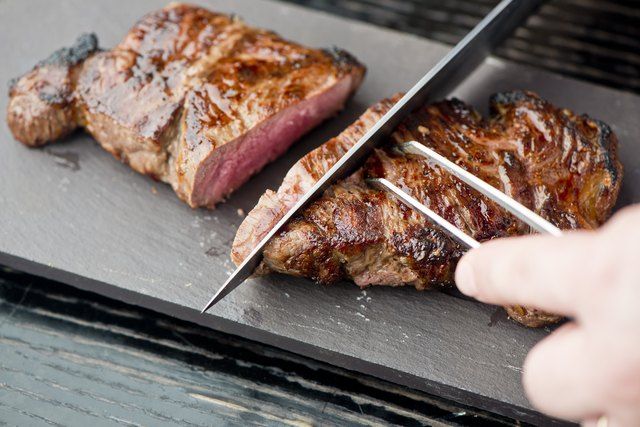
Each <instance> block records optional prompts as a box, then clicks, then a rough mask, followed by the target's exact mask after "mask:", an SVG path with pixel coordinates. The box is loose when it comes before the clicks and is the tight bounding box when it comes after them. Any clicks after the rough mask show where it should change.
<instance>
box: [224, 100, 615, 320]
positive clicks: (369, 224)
mask: <svg viewBox="0 0 640 427" xmlns="http://www.w3.org/2000/svg"><path fill="white" fill-rule="evenodd" d="M393 102H394V100H385V101H382V102H381V103H379V104H378V105H376V106H375V107H373V108H372V109H370V110H369V111H367V112H366V113H365V115H364V116H363V117H362V118H361V119H360V120H359V121H358V122H356V123H355V124H354V125H352V126H351V127H350V128H348V129H347V130H345V131H344V132H343V133H342V134H341V135H340V136H338V137H337V138H335V139H334V140H331V141H329V142H328V143H327V144H326V145H324V146H323V147H320V148H318V149H317V150H315V151H313V152H311V153H309V154H308V155H307V156H305V157H304V158H303V159H302V160H301V161H300V162H298V164H296V165H295V166H294V167H293V168H292V170H291V171H290V172H289V174H288V175H287V177H286V178H285V181H284V182H283V184H282V186H281V187H280V189H279V190H278V192H277V193H273V192H268V193H267V194H265V195H264V196H263V197H262V198H261V199H260V202H259V203H258V205H257V206H256V208H255V209H254V210H253V211H252V212H251V213H249V215H248V217H247V218H246V219H245V221H244V223H243V224H242V226H241V227H240V229H239V231H238V234H237V236H236V240H235V242H234V245H233V251H232V257H233V260H234V262H236V263H238V262H240V261H241V260H242V259H243V258H244V257H245V256H246V255H247V254H248V252H249V251H250V250H251V249H252V248H253V246H254V245H255V244H256V242H257V241H259V239H260V237H261V236H264V234H265V233H266V231H268V227H269V226H271V225H272V224H273V223H275V222H276V221H277V219H278V218H280V217H281V216H282V215H283V214H284V212H286V210H287V209H288V207H290V206H291V205H292V204H293V203H294V202H295V200H296V199H297V198H298V197H300V195H301V194H303V193H304V191H306V190H307V189H308V188H309V187H310V186H311V185H312V184H313V183H314V182H315V181H316V180H317V179H318V178H319V176H320V175H321V172H314V170H315V169H317V170H318V171H325V170H327V169H328V168H329V167H330V166H331V165H332V164H333V163H335V161H336V160H337V159H338V158H339V157H340V156H341V155H342V154H343V153H344V152H345V151H346V149H348V147H349V146H351V145H352V144H353V143H354V142H355V141H357V140H358V139H359V137H361V136H362V135H363V134H364V133H365V132H366V130H367V129H368V127H369V126H370V125H371V124H372V123H374V122H375V120H376V119H377V118H380V117H381V116H382V115H383V114H384V113H385V112H386V111H388V109H389V108H390V107H391V105H393ZM490 112H491V114H490V117H489V119H488V120H484V119H483V118H482V117H481V116H480V115H479V114H478V113H477V112H476V111H475V110H473V109H472V108H471V107H469V106H468V105H466V104H464V103H462V102H461V101H458V100H451V101H444V102H440V103H436V104H433V105H428V106H425V107H424V108H422V109H420V110H418V111H416V112H415V113H413V114H412V115H411V116H409V117H407V119H406V120H404V122H403V123H402V124H401V125H400V126H399V127H398V128H397V129H396V131H395V132H394V134H393V135H392V137H391V138H390V141H389V144H388V145H387V146H386V147H385V148H384V149H379V150H376V152H375V154H373V155H372V156H370V158H369V159H368V160H367V162H366V164H365V165H364V166H363V168H362V169H360V170H359V171H358V172H356V173H355V174H354V175H352V176H351V177H349V178H348V179H346V180H344V181H342V182H340V183H338V184H336V185H334V186H332V187H331V188H329V189H328V190H327V191H326V192H325V193H324V195H323V196H322V197H321V198H320V199H318V200H317V201H315V202H314V203H313V204H312V205H310V206H309V207H308V208H307V209H305V210H304V211H303V212H302V214H301V215H300V216H299V217H297V218H295V219H294V220H292V221H291V222H290V223H289V224H288V225H287V227H286V228H285V229H284V230H283V231H282V232H281V233H279V234H278V235H277V236H276V237H275V238H274V239H272V241H271V242H270V243H269V244H268V245H267V247H266V248H265V251H264V261H263V265H262V266H261V271H262V272H265V271H276V272H281V273H286V274H293V275H297V276H303V277H308V278H311V279H313V280H315V281H317V282H321V283H333V282H336V281H339V280H342V279H351V280H353V281H354V282H355V283H356V284H358V285H359V286H361V287H364V286H369V285H392V286H399V285H412V286H415V287H416V288H417V289H429V288H438V287H441V286H447V285H450V284H452V281H453V272H454V270H455V265H456V263H457V261H458V259H459V258H460V256H461V255H462V253H463V251H462V248H461V247H459V246H458V244H457V243H455V242H454V241H453V240H451V239H450V237H449V236H448V235H447V234H446V233H445V232H443V231H441V230H440V229H438V228H437V227H434V226H433V224H431V223H430V222H429V221H428V220H427V219H426V218H425V217H424V216H422V215H421V214H419V213H417V212H415V211H414V210H412V209H410V208H408V207H406V206H405V205H404V204H402V203H400V202H399V201H397V199H395V198H394V197H393V196H392V195H390V194H388V193H386V192H384V191H379V190H376V189H373V188H370V187H369V186H367V185H366V184H365V183H364V179H365V178H367V177H384V178H387V179H388V180H390V181H391V182H394V183H396V184H397V185H399V186H400V187H402V188H403V189H404V190H405V191H407V192H409V193H410V194H412V195H413V196H414V197H416V198H417V199H419V200H420V201H421V202H422V203H424V204H425V205H426V206H428V207H429V208H430V209H432V210H434V211H435V212H436V213H438V214H440V215H441V216H443V217H444V218H446V219H447V220H448V221H450V222H451V223H453V224H455V225H456V226H457V227H459V228H460V229H462V230H464V231H465V232H466V233H467V234H469V235H471V236H473V237H474V238H476V239H477V240H480V241H485V240H488V239H492V238H496V237H504V236H512V235H521V234H527V233H530V232H531V230H530V229H529V227H527V226H526V225H525V224H523V223H521V222H520V221H518V220H516V219H515V218H514V217H512V216H511V215H510V214H509V213H507V212H506V211H504V210H503V209H501V208H500V207H499V206H497V205H496V204H495V203H493V202H492V201H491V200H489V199H487V198H485V197H484V196H482V195H480V194H479V193H477V192H476V191H475V190H472V189H470V188H469V187H468V186H466V185H465V184H464V183H462V182H461V181H459V180H458V179H457V178H455V177H453V176H452V175H450V174H448V173H447V172H446V171H444V170H442V169H440V168H438V167H434V166H433V165H432V164H430V163H429V162H428V161H427V160H426V159H424V158H422V157H420V156H412V155H409V156H404V155H400V154H398V153H397V152H396V151H395V150H394V149H393V145H394V144H395V143H399V142H404V141H409V140H415V141H418V142H420V143H422V144H424V145H426V146H428V147H430V148H433V149H434V150H436V151H437V152H439V153H441V154H443V155H444V156H446V157H448V158H449V159H451V160H453V161H455V162H456V163H457V164H458V165H460V166H462V167H463V168H465V169H467V170H469V171H470V172H472V173H474V174H475V175H477V176H479V177H480V178H481V179H483V180H485V181H487V182H488V183H490V184H491V185H493V186H495V187H496V188H498V189H500V190H501V191H504V192H505V193H506V194H508V195H509V196H511V197H513V198H515V199H516V200H518V201H520V202H521V203H523V204H524V205H526V206H527V207H529V208H530V209H533V210H534V211H536V212H537V213H539V214H540V215H542V216H543V217H545V218H546V219H548V220H549V221H551V222H552V223H554V224H555V225H557V226H559V227H561V228H563V229H577V228H585V229H592V228H595V227H597V226H599V225H600V224H602V223H603V222H604V221H605V220H606V218H607V217H608V215H609V214H610V212H611V209H612V207H613V205H614V204H615V201H616V198H617V195H618V191H619V189H620V183H621V178H622V166H621V164H620V162H619V161H618V159H617V139H616V137H615V135H614V134H613V133H612V132H611V130H610V128H609V127H608V126H607V125H605V124H604V123H602V122H599V121H597V120H593V119H591V118H589V117H587V116H577V115H575V114H573V113H572V112H570V111H568V110H566V109H558V108H555V107H554V106H552V105H551V104H550V103H548V102H546V101H544V100H542V99H540V98H539V97H538V96H537V95H535V94H533V93H530V92H509V93H501V94H497V95H494V96H493V97H492V98H491V102H490ZM496 262H499V260H496ZM514 286H517V278H514ZM507 310H508V312H509V314H510V315H511V317H513V318H514V319H516V320H517V321H519V322H521V323H523V324H525V325H527V326H542V325H545V324H549V323H552V322H554V321H557V320H559V317H558V316H554V315H552V314H548V313H543V312H539V311H537V310H533V309H527V308H524V307H508V308H507Z"/></svg>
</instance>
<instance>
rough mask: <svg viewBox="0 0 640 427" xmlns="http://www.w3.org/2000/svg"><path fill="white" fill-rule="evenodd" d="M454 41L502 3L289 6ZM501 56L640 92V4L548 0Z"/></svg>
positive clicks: (304, 0) (415, 0)
mask: <svg viewBox="0 0 640 427" xmlns="http://www.w3.org/2000/svg"><path fill="white" fill-rule="evenodd" d="M286 1H288V2H290V3H298V4H302V5H305V6H308V7H311V8H314V9H318V10H323V11H327V12H329V13H333V14H337V15H340V16H345V17H349V18H353V19H357V20H360V21H366V22H370V23H372V24H375V25H380V26H384V27H388V28H393V29H396V30H399V31H403V32H408V33H413V34H417V35H420V36H423V37H426V38H429V39H433V40H437V41H440V42H444V43H447V44H455V43H457V42H458V41H459V40H460V39H461V38H462V37H463V36H464V35H465V34H466V33H467V32H468V31H469V30H471V28H473V26H474V25H475V24H476V23H478V21H480V19H482V17H483V16H484V15H486V14H487V13H488V12H489V11H490V10H491V8H493V7H494V6H495V5H496V4H498V3H499V1H498V0H286ZM496 55H497V56H499V57H502V58H505V59H509V60H512V61H515V62H519V63H523V64H529V65H534V66H536V67H539V68H544V69H547V70H550V71H555V72H558V73H561V74H564V75H567V76H572V77H577V78H580V79H584V80H589V81H592V82H596V83H599V84H602V85H606V86H610V87H616V88H619V89H625V90H630V91H633V92H636V93H638V92H640V1H639V0H549V1H547V2H546V4H545V5H544V6H542V8H541V9H540V10H539V11H538V13H537V14H535V15H534V16H532V17H531V18H530V19H529V20H528V21H527V23H526V25H525V26H524V27H521V28H519V29H518V31H517V32H516V33H515V34H514V35H513V36H512V37H511V38H509V40H507V42H505V43H504V44H503V46H502V47H500V48H499V49H498V50H497V52H496Z"/></svg>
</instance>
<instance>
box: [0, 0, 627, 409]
mask: <svg viewBox="0 0 640 427" xmlns="http://www.w3.org/2000/svg"><path fill="white" fill-rule="evenodd" d="M203 3H204V4H207V5H209V6H210V7H211V8H214V9H217V10H223V11H229V12H231V11H234V12H237V13H239V14H240V15H241V16H243V17H244V18H245V19H246V20H247V21H248V22H250V23H252V24H255V25H260V26H264V27H268V28H272V29H275V30H277V31H279V32H280V33H282V34H283V35H285V36H288V37H291V38H294V39H296V40H298V41H301V42H304V43H308V44H311V45H316V46H328V45H333V44H335V45H340V46H341V47H344V48H347V49H348V50H350V51H352V52H353V53H354V54H356V56H358V57H359V58H360V59H361V60H362V61H363V62H365V63H366V64H368V65H369V74H368V77H367V80H366V83H365V85H364V86H363V88H362V90H361V91H360V92H359V94H358V95H357V96H356V98H355V99H354V101H353V102H352V103H351V104H350V105H349V108H348V109H347V110H346V111H345V112H344V113H343V114H341V115H340V116H339V117H338V118H336V119H333V120H332V121H330V122H329V123H328V124H326V125H325V126H323V127H322V129H320V130H318V131H316V132H314V133H312V134H311V135H310V136H309V137H307V138H305V139H304V140H303V141H301V142H300V143H299V144H298V145H297V146H296V147H295V148H294V149H292V150H291V151H290V152H289V153H288V154H287V155H286V156H285V157H284V158H282V159H280V160H279V161H277V162H275V163H274V164H272V165H271V166H269V167H268V168H267V169H265V170H264V171H263V172H262V173H261V174H260V175H259V177H258V178H256V179H253V180H252V181H251V182H250V183H249V184H248V185H246V186H245V187H244V188H243V189H242V190H241V191H238V192H237V193H235V195H234V196H233V197H232V198H231V199H230V200H229V201H228V202H227V203H225V204H224V205H221V206H220V208H218V209H217V210H215V211H211V212H208V211H203V210H199V211H194V210H191V209H189V208H188V207H186V206H184V205H183V204H182V203H181V202H179V201H178V200H177V198H176V197H175V196H174V195H173V193H172V192H171V190H170V189H169V188H167V187H166V186H164V185H161V184H158V183H154V182H152V181H151V180H149V179H148V178H145V177H142V176H139V175H137V174H135V173H134V172H132V171H130V170H129V169H128V168H127V167H125V166H123V165H121V164H119V163H118V162H116V161H114V160H113V159H112V158H111V157H110V155H108V154H107V153H105V152H103V151H102V150H101V149H100V148H99V147H97V145H96V144H94V143H93V142H92V141H91V138H90V137H88V136H86V135H83V134H76V135H74V136H73V137H71V138H68V139H67V140H66V141H64V142H61V143H59V144H57V145H52V146H51V147H49V148H47V149H45V150H29V149H26V148H24V147H22V146H20V145H19V144H17V143H15V142H13V141H12V138H11V136H10V134H9V132H8V130H7V128H6V124H5V123H4V122H3V123H2V124H1V125H0V126H1V128H0V135H1V136H2V143H1V144H0V150H1V151H0V170H2V177H3V181H4V182H3V185H2V187H1V188H0V263H4V264H7V265H11V266H14V267H16V268H18V269H21V270H25V271H29V272H32V273H35V274H38V275H43V276H47V277H51V278H55V279H58V280H61V281H63V282H66V283H69V284H72V285H74V286H78V287H82V288H86V289H90V290H94V291H97V292H99V293H102V294H105V295H107V296H111V297H114V298H118V299H123V300H126V301H127V302H130V303H135V304H140V305H143V306H146V307H149V308H152V309H154V310H157V311H162V312H165V313H168V314H171V315H173V316H177V317H181V318H184V319H187V320H190V321H194V322H197V323H201V324H203V325H206V326H210V327H213V328H216V329H220V330H223V331H226V332H230V333H234V334H239V335H242V336H245V337H248V338H252V339H255V340H258V341H263V342H267V343H270V344H273V345H276V346H279V347H282V348H286V349H288V350H291V351H294V352H299V353H302V354H305V355H309V356H312V357H315V358H317V359H320V360H323V361H327V362H330V363H334V364H337V365H341V366H345V367H348V368H350V369H353V370H357V371H362V372H366V373H369V374H372V375H376V376H379V377H382V378H385V379H388V380H391V381H395V382H398V383H401V384H404V385H408V386H410V387H414V388H417V389H421V390H425V391H428V392H430V393H434V394H438V395H442V396H444V397H447V398H451V399H454V400H457V401H463V402H467V403H469V404H471V405H474V406H479V407H482V408H487V409H491V410H493V411H496V412H498V413H502V414H506V415H509V416H514V417H518V418H523V419H528V420H539V418H538V417H539V416H538V415H537V414H536V413H535V412H534V411H533V410H532V409H531V408H530V406H529V404H528V403H527V401H526V399H525V398H524V395H523V392H522V388H521V385H520V374H521V366H522V361H523V359H524V356H525V354H526V352H527V350H528V349H529V348H530V347H531V346H532V345H533V344H534V343H535V342H536V341H537V340H539V339H540V338H542V337H543V336H544V335H545V333H546V332H545V331H540V330H538V331H535V330H527V329H524V328H522V327H520V326H517V325H515V324H513V323H512V322H509V321H506V320H504V319H503V318H501V317H500V316H496V315H495V314H494V313H495V308H493V307H489V306H482V305H480V304H477V303H474V302H470V301H465V300H460V299H457V298H453V297H451V296H448V295H443V294H437V293H418V292H416V291H414V290H412V289H384V288H380V289H370V290H367V291H366V292H364V291H360V290H358V289H357V288H355V287H354V286H353V285H349V284H341V285H337V286H334V287H331V288H325V287H319V286H316V285H313V284H311V283H309V282H306V281H304V280H295V279H292V278H288V277H283V276H272V277H269V278H265V279H260V280H253V281H251V282H249V283H247V284H246V285H245V286H244V287H242V288H240V289H239V290H238V291H236V292H234V293H233V294H232V295H231V296H230V297H229V298H228V299H227V300H225V301H223V302H222V303H221V304H220V305H218V306H216V307H215V309H214V310H213V311H212V312H211V314H209V315H207V316H200V315H199V314H198V310H199V308H200V307H201V306H202V305H203V304H204V302H206V300H207V299H208V297H209V296H210V295H211V293H212V292H213V291H214V290H215V288H216V287H217V286H219V285H220V284H221V283H222V282H223V280H224V279H225V277H226V276H227V274H228V273H229V272H230V271H231V270H232V268H233V266H232V264H231V262H230V261H229V259H228V251H229V246H230V244H231V240H232V238H233V234H234V231H235V229H236V227H237V225H238V224H239V223H240V221H241V220H242V218H241V217H240V216H238V214H237V210H238V208H242V209H244V210H245V211H248V210H249V209H250V208H251V206H252V205H253V204H254V203H255V201H256V200H257V198H258V196H259V195H260V194H261V193H262V191H263V190H264V189H265V188H273V187H275V186H276V185H277V184H278V182H279V181H280V179H281V178H282V175H283V174H284V172H285V171H286V170H287V168H288V167H289V166H290V165H291V164H292V163H293V162H294V161H295V160H296V159H297V158H299V157H300V156H301V155H302V154H304V153H305V152H307V151H308V150H309V149H311V148H313V147H315V146H316V145H318V144H320V143H321V142H323V141H324V140H326V139H327V138H328V137H330V136H331V135H334V134H336V133H337V132H338V131H339V130H340V129H341V128H343V127H344V126H346V125H347V124H348V123H349V122H350V121H352V120H353V118H355V117H356V116H357V115H358V114H359V113H360V112H361V111H362V110H363V109H364V108H366V106H367V105H368V104H370V103H372V102H374V101H376V100H377V99H379V98H380V97H383V96H388V95H391V94H393V93H394V92H396V91H399V90H403V89H406V88H407V87H408V86H409V85H410V84H411V82H413V81H415V80H416V79H417V78H418V77H419V76H420V75H422V73H423V72H424V71H425V70H426V69H428V68H429V67H430V66H432V65H433V64H434V63H435V62H436V61H437V60H438V59H439V58H440V57H441V56H442V55H443V53H444V52H445V51H446V48H445V47H444V46H442V45H439V44H436V43H433V42H429V41H427V40H424V39H419V38H416V37H413V36H408V35H403V34H398V33H394V32H390V31H386V30H381V29H377V28H374V27H371V26H368V25H365V24H360V23H354V22H350V21H344V20H341V19H338V18H335V17H331V16H328V15H324V14H319V13H316V12H311V11H308V10H304V9H300V8H297V7H292V6H288V5H283V4H279V3H270V2H266V1H248V0H247V1H222V0H221V1H209V2H203ZM163 4H164V2H161V1H151V0H146V1H143V2H125V1H119V2H109V3H98V2H80V1H77V2H72V1H64V2H56V3H55V5H54V4H53V3H49V2H46V1H31V2H6V1H5V2H0V26H1V28H3V43H2V44H1V45H0V53H1V54H2V58H3V59H4V62H3V64H2V66H1V67H0V81H8V80H9V78H10V77H13V76H15V75H18V74H20V73H21V72H24V71H26V70H28V69H29V68H30V67H31V66H32V65H33V64H34V63H35V62H36V61H37V60H39V59H41V58H44V57H46V56H47V55H48V54H49V53H50V52H51V51H53V50H55V49H56V48H58V47H60V46H62V45H65V44H69V43H71V42H72V41H73V40H74V38H75V37H76V35H78V34H79V33H81V32H83V31H95V32H97V34H98V36H99V37H100V40H101V44H102V46H105V47H108V46H112V45H114V44H115V43H117V42H118V41H119V40H120V38H122V36H123V35H124V34H125V32H126V31H127V29H128V28H129V27H130V25H131V24H132V23H133V22H134V21H135V20H136V19H137V18H139V17H140V16H141V15H142V14H143V13H144V12H146V11H149V10H151V9H154V8H156V7H161V6H162V5H163ZM34 10H38V11H40V12H41V13H38V14H34V13H29V11H34ZM512 88H527V89H532V90H536V91H538V92H539V93H540V94H541V95H543V96H544V97H546V98H548V99H550V100H552V101H553V102H555V103H556V104H558V105H562V106H566V107H569V108H573V109H575V110H576V111H579V112H586V113H589V114H591V115H593V116H594V117H597V118H600V119H603V120H605V121H607V122H608V123H610V124H611V125H612V126H613V128H614V129H615V130H616V132H617V133H618V136H619V137H620V139H621V142H622V150H621V151H622V158H623V162H624V163H625V166H626V180H625V186H624V188H623V194H622V197H621V204H626V203H629V202H631V201H640V189H639V188H640V187H639V186H638V185H636V186H635V188H634V185H633V183H634V181H635V182H636V183H637V182H638V181H640V168H639V167H638V165H640V149H638V148H637V145H636V144H635V140H636V139H637V138H638V136H640V126H639V124H638V122H637V120H636V119H635V117H636V116H637V114H636V112H637V111H638V107H640V99H639V98H637V97H636V96H634V95H630V94H626V93H623V92H618V91H614V90H610V89H605V88H602V87H597V86H593V85H589V84H585V83H580V82H576V81H572V80H570V79H566V78H562V77H559V76H554V75H551V74H548V73H545V72H542V71H538V70H535V69H530V68H524V67H522V66H516V65H513V64H508V63H505V62H502V61H498V60H494V59H491V60H488V61H487V63H486V64H485V65H484V66H483V67H482V68H481V69H480V70H478V71H477V72H476V73H474V74H473V75H472V76H470V79H469V80H468V81H467V83H465V84H464V85H463V86H462V87H461V88H460V89H459V90H458V91H457V92H456V95H458V96H460V97H461V98H463V99H465V100H467V101H470V102H472V103H473V104H475V105H477V106H478V107H480V108H481V109H484V107H485V105H486V103H487V98H488V96H489V94H490V93H492V92H495V91H498V90H507V89H512ZM5 108H6V97H2V98H1V99H0V109H2V110H4V109H5ZM496 319H498V320H497V321H496Z"/></svg>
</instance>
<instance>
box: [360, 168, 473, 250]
mask: <svg viewBox="0 0 640 427" xmlns="http://www.w3.org/2000/svg"><path fill="white" fill-rule="evenodd" d="M366 181H367V183H368V184H370V185H372V186H374V187H377V188H382V189H384V190H387V191H390V192H391V193H393V195H395V196H396V197H397V198H398V199H400V201H402V202H403V203H404V204H406V205H408V206H409V207H412V208H414V209H415V210H417V211H418V212H420V213H422V214H423V215H425V216H426V217H427V218H429V219H430V220H431V221H433V222H434V223H436V224H437V225H438V226H440V227H442V228H443V229H444V230H446V231H447V232H449V233H450V234H451V235H452V236H453V237H455V239H456V240H457V241H458V242H460V243H462V244H463V245H464V246H467V247H469V248H477V247H478V246H480V243H479V242H478V241H477V240H476V239H474V238H473V237H471V236H469V235H468V234H466V233H465V232H464V231H462V230H460V229H459V228H458V227H456V226H455V225H453V224H451V223H450V222H449V221H447V220H446V219H444V218H442V217H441V216H440V215H438V214H437V213H435V212H434V211H432V210H431V209H429V208H428V207H426V206H425V205H424V204H422V203H420V201H418V200H417V199H416V198H414V197H413V196H411V195H409V194H407V193H405V192H404V191H402V190H401V189H400V188H398V187H396V186H395V185H394V184H392V183H391V182H390V181H388V180H386V179H385V178H372V179H367V180H366Z"/></svg>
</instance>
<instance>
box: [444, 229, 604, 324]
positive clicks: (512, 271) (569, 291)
mask: <svg viewBox="0 0 640 427" xmlns="http://www.w3.org/2000/svg"><path fill="white" fill-rule="evenodd" d="M596 239H598V236H597V235H596V234H595V233H593V232H575V233H571V234H568V235H566V236H564V237H550V236H524V237H513V238H508V239H499V240H494V241H490V242H487V243H483V244H482V246H481V247H480V248H478V249H474V250H472V251H470V252H468V253H467V254H466V255H465V256H464V257H463V258H462V259H461V260H460V262H459V263H458V267H457V269H456V284H457V286H458V288H460V291H462V292H463V293H464V294H466V295H469V296H471V297H474V298H476V299H478V300H480V301H483V302H487V303H492V304H497V305H525V306H529V307H535V308H538V309H541V310H547V311H550V312H553V313H557V314H563V315H567V316H572V315H575V314H576V311H577V302H578V300H579V296H580V295H584V294H585V293H587V294H588V292H585V289H584V287H585V285H586V284H589V283H592V282H593V281H594V280H596V279H597V278H596V277H594V272H593V269H594V268H596V267H594V266H596V265H597V264H594V262H593V260H594V256H595V255H594V252H595V251H597V249H598V241H597V240H596Z"/></svg>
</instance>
